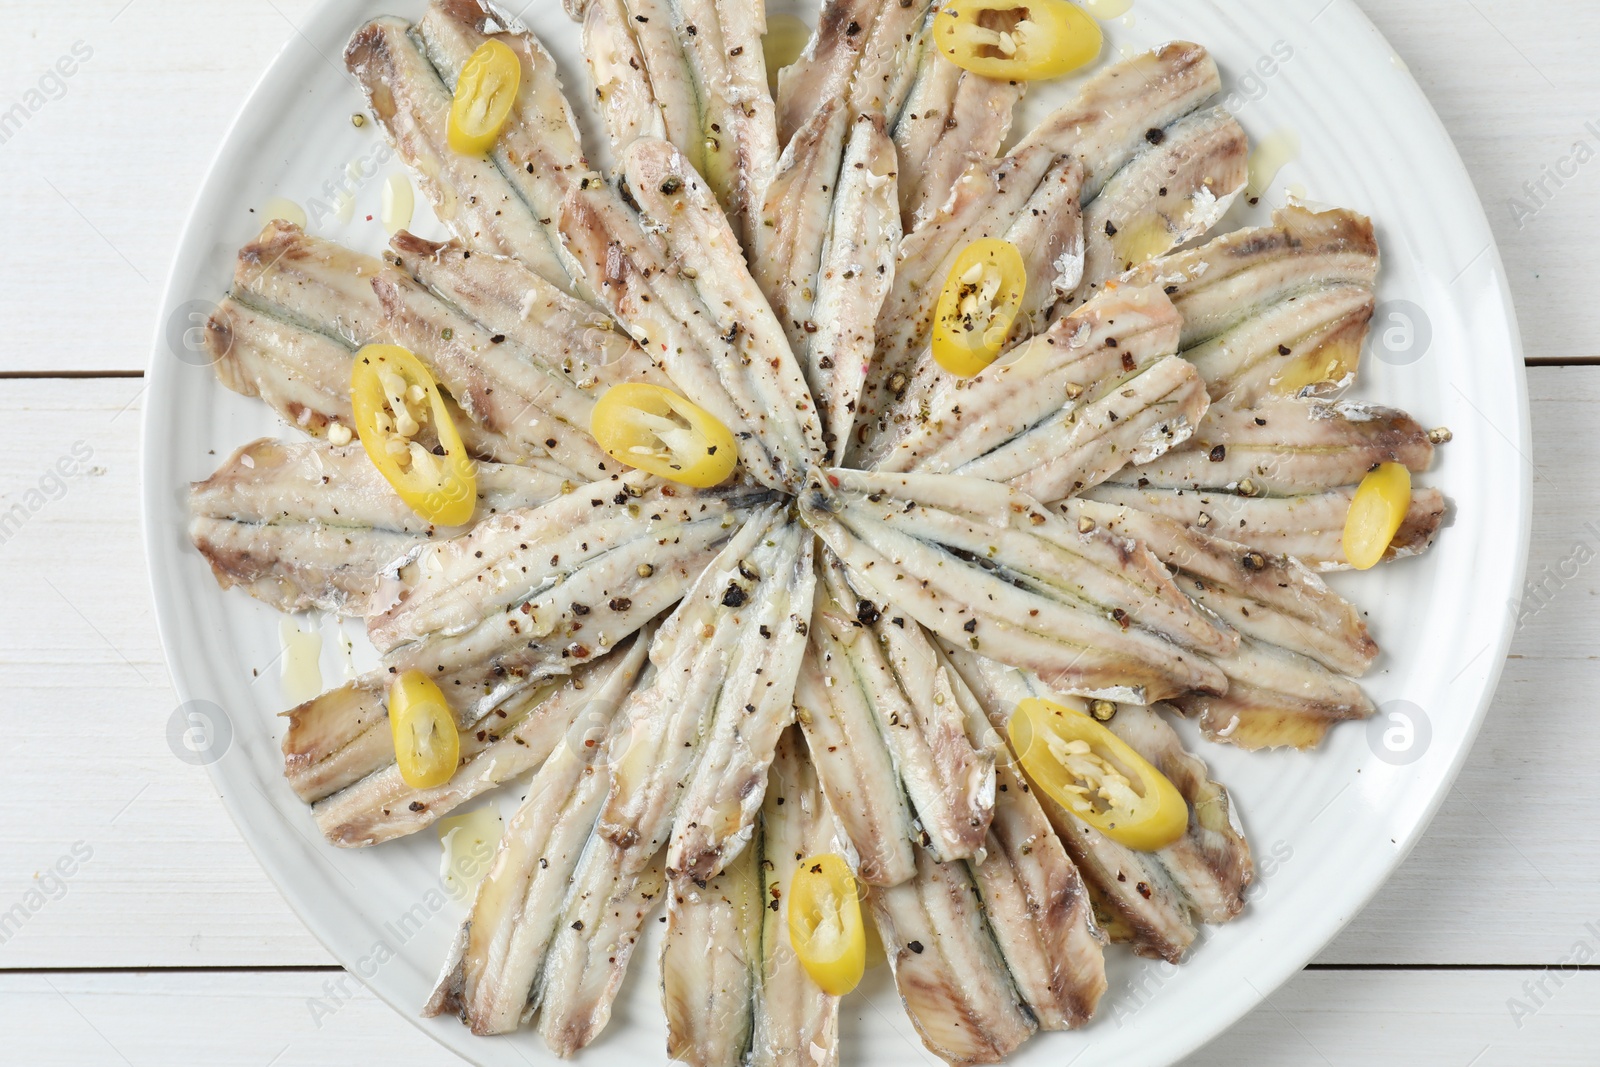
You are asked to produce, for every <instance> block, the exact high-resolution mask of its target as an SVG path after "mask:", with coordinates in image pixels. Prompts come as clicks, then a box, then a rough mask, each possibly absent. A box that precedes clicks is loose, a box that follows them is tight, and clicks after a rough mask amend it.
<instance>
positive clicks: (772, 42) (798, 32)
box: [761, 15, 811, 94]
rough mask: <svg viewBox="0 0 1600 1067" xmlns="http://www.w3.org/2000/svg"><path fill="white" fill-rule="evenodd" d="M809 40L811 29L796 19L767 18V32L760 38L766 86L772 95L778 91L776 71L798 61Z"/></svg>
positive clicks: (788, 16) (785, 17) (786, 17)
mask: <svg viewBox="0 0 1600 1067" xmlns="http://www.w3.org/2000/svg"><path fill="white" fill-rule="evenodd" d="M810 39H811V27H809V26H807V25H806V24H805V23H804V22H802V21H800V19H799V18H798V17H796V16H794V15H768V16H767V32H766V33H765V34H764V35H763V36H762V38H761V50H762V52H764V53H766V57H767V86H768V88H770V89H771V90H772V92H773V93H774V94H776V93H777V91H778V71H780V70H782V69H783V68H784V67H787V66H789V65H790V64H791V63H793V62H794V61H795V60H797V59H799V58H800V53H801V52H804V51H805V48H806V42H807V41H809V40H810Z"/></svg>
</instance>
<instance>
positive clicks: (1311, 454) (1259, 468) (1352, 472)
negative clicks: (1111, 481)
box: [1116, 397, 1434, 497]
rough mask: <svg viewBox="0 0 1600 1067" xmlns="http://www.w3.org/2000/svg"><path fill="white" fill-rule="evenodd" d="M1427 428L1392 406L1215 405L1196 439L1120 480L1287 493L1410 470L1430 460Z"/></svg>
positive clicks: (1292, 401)
mask: <svg viewBox="0 0 1600 1067" xmlns="http://www.w3.org/2000/svg"><path fill="white" fill-rule="evenodd" d="M1433 448H1434V446H1433V442H1432V441H1430V440H1429V438H1428V431H1427V430H1425V429H1423V427H1422V426H1421V425H1419V424H1418V423H1417V421H1416V420H1415V419H1413V418H1412V417H1411V416H1410V415H1407V414H1406V413H1405V412H1402V411H1396V410H1394V409H1393V408H1383V407H1371V406H1366V405H1358V404H1348V403H1328V402H1325V401H1319V400H1315V399H1301V398H1296V397H1283V398H1276V399H1273V400H1270V401H1265V402H1263V403H1260V404H1258V405H1256V406H1255V407H1254V408H1250V409H1246V410H1241V409H1238V408H1232V407H1224V408H1222V409H1217V408H1213V409H1212V410H1211V411H1210V413H1209V414H1208V415H1207V417H1206V421H1205V422H1204V424H1203V425H1202V426H1201V427H1200V429H1199V431H1198V432H1196V434H1195V435H1194V437H1193V438H1192V439H1191V440H1190V441H1189V443H1188V444H1186V445H1185V446H1184V447H1182V448H1178V449H1174V450H1172V451H1171V452H1168V453H1167V454H1165V455H1164V456H1162V457H1161V458H1159V459H1157V460H1154V461H1153V462H1150V463H1146V464H1142V465H1140V466H1137V467H1130V468H1128V469H1127V470H1125V471H1123V472H1122V473H1121V474H1119V475H1118V476H1117V478H1116V482H1117V483H1118V484H1119V485H1136V486H1138V487H1139V488H1141V489H1143V488H1151V487H1153V488H1157V489H1184V490H1201V489H1204V490H1215V491H1226V492H1230V493H1240V494H1242V495H1244V496H1259V495H1264V496H1288V497H1293V496H1297V495H1299V494H1302V493H1314V492H1320V491H1322V490H1325V489H1334V488H1338V487H1341V486H1347V485H1355V484H1357V483H1359V482H1360V481H1361V479H1362V478H1363V477H1365V476H1366V473H1367V472H1368V471H1369V470H1371V469H1372V468H1373V467H1375V466H1377V465H1378V464H1380V463H1403V464H1405V466H1406V467H1407V468H1409V469H1410V470H1411V471H1412V472H1413V473H1418V474H1420V473H1422V472H1424V471H1426V470H1427V469H1428V468H1429V466H1430V465H1431V464H1432V463H1433Z"/></svg>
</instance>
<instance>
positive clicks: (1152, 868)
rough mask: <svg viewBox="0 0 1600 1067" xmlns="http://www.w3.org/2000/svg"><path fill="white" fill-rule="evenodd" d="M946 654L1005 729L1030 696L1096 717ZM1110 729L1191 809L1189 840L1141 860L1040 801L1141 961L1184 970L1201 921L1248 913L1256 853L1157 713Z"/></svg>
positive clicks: (1026, 677) (1037, 684)
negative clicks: (1181, 964)
mask: <svg viewBox="0 0 1600 1067" xmlns="http://www.w3.org/2000/svg"><path fill="white" fill-rule="evenodd" d="M945 648H946V651H947V652H948V654H949V655H950V657H951V660H952V662H953V663H954V664H955V665H956V668H957V670H959V671H960V672H961V676H962V677H963V678H964V679H966V681H967V684H968V685H969V686H970V687H971V689H972V691H973V693H974V694H975V695H976V696H977V698H978V700H979V701H980V703H981V704H982V705H983V708H984V711H985V712H986V713H987V714H988V716H989V720H990V722H991V723H992V724H993V725H994V727H995V728H996V729H997V730H1001V731H1003V730H1004V729H1005V724H1006V723H1007V721H1009V719H1010V718H1011V713H1012V711H1013V710H1014V709H1015V708H1016V706H1017V704H1018V703H1019V702H1020V701H1022V700H1025V699H1027V698H1029V697H1038V698H1042V699H1045V700H1051V701H1054V702H1056V703H1059V704H1063V705H1066V706H1067V707H1070V708H1073V709H1075V710H1078V711H1081V712H1084V713H1085V714H1087V712H1088V708H1087V706H1086V705H1085V704H1084V703H1083V702H1082V701H1080V700H1077V699H1075V698H1072V697H1066V696H1063V695H1061V694H1060V693H1058V692H1056V691H1054V690H1052V689H1051V688H1050V687H1048V686H1046V685H1045V684H1044V683H1043V682H1042V681H1041V680H1040V679H1039V677H1038V676H1037V675H1035V674H1032V673H1030V672H1027V671H1019V670H1015V669H1013V668H1009V667H1006V666H1005V665H1003V664H1000V663H997V662H995V661H993V660H991V659H988V658H986V657H983V656H979V655H974V654H972V653H971V652H969V651H968V650H966V649H958V648H955V647H953V646H950V645H946V646H945ZM1107 725H1108V726H1109V727H1110V729H1111V730H1112V732H1113V733H1115V734H1117V736H1119V737H1121V738H1122V739H1123V740H1124V741H1126V742H1127V743H1128V744H1129V745H1130V746H1132V747H1133V749H1134V751H1136V752H1138V753H1139V754H1140V755H1141V756H1143V757H1144V758H1145V759H1147V760H1149V761H1150V762H1151V763H1152V764H1153V765H1154V766H1155V767H1156V769H1157V770H1159V771H1161V773H1162V774H1164V775H1166V776H1167V778H1169V779H1170V780H1171V781H1172V784H1173V785H1175V786H1177V788H1178V792H1179V793H1181V794H1182V795H1183V797H1184V799H1185V800H1186V801H1187V802H1188V804H1189V828H1188V830H1187V832H1186V833H1185V835H1184V836H1183V837H1182V838H1180V839H1179V840H1178V841H1176V842H1174V843H1173V844H1171V845H1168V846H1167V847H1166V848H1164V849H1160V850H1158V851H1155V852H1140V851H1137V850H1134V849H1130V848H1127V847H1126V846H1124V845H1120V844H1118V843H1117V842H1115V841H1112V840H1111V839H1110V838H1108V837H1106V836H1105V835H1104V834H1102V833H1100V832H1099V831H1098V830H1096V829H1094V828H1093V827H1092V826H1090V825H1089V824H1088V823H1086V822H1084V821H1083V820H1081V819H1079V818H1078V817H1077V816H1075V815H1073V814H1071V813H1070V812H1068V811H1067V810H1066V809H1065V808H1063V807H1061V806H1060V805H1059V804H1056V803H1055V802H1054V801H1052V800H1051V799H1050V798H1049V797H1047V796H1045V795H1044V794H1042V793H1040V792H1039V791H1038V790H1034V791H1033V793H1032V795H1033V797H1034V798H1035V799H1036V800H1037V801H1038V802H1039V805H1040V807H1041V808H1042V809H1043V811H1044V813H1045V814H1046V816H1048V818H1049V820H1050V823H1051V824H1052V825H1053V826H1054V827H1055V829H1056V833H1057V834H1058V835H1059V836H1060V838H1061V842H1062V844H1063V845H1064V846H1065V847H1066V850H1067V853H1068V854H1069V855H1070V856H1071V857H1072V860H1073V862H1074V863H1075V864H1076V865H1077V867H1078V870H1079V871H1080V872H1081V873H1082V875H1083V877H1084V879H1085V881H1086V882H1087V884H1088V886H1089V888H1090V890H1091V893H1092V895H1093V896H1094V898H1095V901H1096V911H1097V913H1099V914H1101V917H1102V925H1104V926H1105V927H1106V929H1107V932H1108V933H1109V934H1110V935H1111V939H1112V940H1113V941H1122V942H1128V943H1130V944H1131V945H1132V947H1133V950H1134V951H1135V952H1136V953H1138V954H1139V955H1141V956H1151V957H1156V958H1161V959H1166V960H1169V961H1171V962H1174V963H1176V962H1178V961H1179V960H1180V959H1182V957H1183V955H1184V953H1185V951H1187V949H1188V947H1189V945H1190V944H1192V943H1193V942H1194V939H1195V936H1196V925H1197V924H1198V923H1222V922H1227V921H1228V920H1230V919H1232V918H1234V917H1236V916H1237V915H1238V914H1239V913H1240V912H1241V911H1242V910H1243V908H1244V903H1245V893H1246V890H1247V889H1248V887H1249V885H1250V882H1251V880H1252V879H1253V877H1254V864H1253V861H1252V860H1251V858H1250V847H1249V844H1248V843H1247V842H1246V841H1245V837H1244V831H1243V830H1242V829H1241V828H1240V826H1239V822H1238V816H1237V815H1236V814H1235V813H1234V810H1233V804H1232V801H1231V799H1230V798H1229V796H1228V791H1227V790H1226V789H1225V788H1223V787H1222V786H1221V785H1219V784H1218V783H1217V782H1215V781H1212V780H1211V779H1210V777H1209V772H1208V771H1207V769H1206V766H1205V764H1204V763H1203V762H1202V761H1201V760H1199V759H1198V758H1196V757H1195V756H1193V755H1191V754H1190V753H1188V752H1187V751H1186V750H1185V749H1184V748H1183V745H1182V742H1181V741H1180V740H1179V738H1178V736H1177V734H1176V733H1175V732H1174V731H1173V730H1172V728H1171V727H1170V726H1168V725H1167V723H1166V722H1165V721H1163V720H1162V718H1161V716H1160V715H1159V714H1158V713H1157V712H1155V711H1153V710H1151V709H1150V708H1146V707H1141V706H1139V705H1137V704H1122V705H1119V707H1118V709H1117V712H1116V715H1115V717H1113V718H1112V720H1111V722H1110V723H1108V724H1107Z"/></svg>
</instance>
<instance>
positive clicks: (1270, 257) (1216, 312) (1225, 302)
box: [1122, 204, 1378, 349]
mask: <svg viewBox="0 0 1600 1067" xmlns="http://www.w3.org/2000/svg"><path fill="white" fill-rule="evenodd" d="M1377 274H1378V242H1377V239H1376V237H1375V236H1374V235H1373V231H1372V220H1370V219H1368V218H1367V217H1366V216H1365V215H1360V214H1357V213H1356V212H1354V211H1347V210H1345V209H1343V208H1334V209H1329V210H1325V211H1318V210H1313V209H1311V208H1308V207H1305V206H1302V205H1300V204H1290V205H1289V206H1288V207H1283V208H1279V209H1278V210H1277V211H1274V212H1273V213H1272V225H1271V226H1261V227H1257V228H1255V229H1247V230H1236V231H1234V232H1233V233H1229V234H1224V235H1223V236H1221V237H1218V238H1216V239H1215V240H1212V241H1208V242H1207V243H1206V244H1204V245H1201V246H1200V247H1198V248H1191V249H1188V250H1185V251H1182V252H1175V253H1173V254H1171V255H1167V256H1162V257H1160V258H1159V259H1153V260H1151V261H1150V262H1148V263H1145V264H1143V265H1142V266H1140V267H1137V268H1135V269H1134V270H1132V271H1130V272H1129V273H1128V274H1127V275H1126V276H1125V277H1124V278H1123V279H1122V280H1123V282H1125V283H1127V284H1131V285H1160V286H1162V287H1163V288H1164V289H1165V291H1166V293H1167V295H1168V296H1170V297H1172V302H1173V304H1174V305H1175V306H1176V307H1177V308H1178V311H1179V313H1180V314H1181V315H1182V316H1183V339H1182V342H1181V343H1182V346H1183V347H1184V348H1186V349H1187V348H1193V347H1194V346H1196V345H1198V344H1201V343H1202V342H1205V341H1208V340H1210V339H1211V338H1213V337H1216V336H1217V335H1218V334H1221V333H1223V332H1225V331H1227V330H1230V329H1232V328H1234V327H1235V326H1238V325H1239V324H1240V323H1242V322H1245V321H1246V320H1247V319H1250V318H1252V317H1254V316H1255V315H1258V314H1260V313H1261V312H1262V311H1264V310H1266V309H1267V308H1270V307H1272V306H1274V305H1276V304H1279V303H1281V302H1282V301H1284V300H1287V299H1289V298H1290V297H1294V296H1298V295H1300V294H1302V293H1304V292H1306V291H1308V290H1311V289H1316V288H1324V287H1328V286H1334V285H1355V286H1369V287H1370V286H1371V285H1373V284H1374V282H1375V281H1376V280H1377Z"/></svg>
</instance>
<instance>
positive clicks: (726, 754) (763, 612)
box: [667, 523, 816, 882]
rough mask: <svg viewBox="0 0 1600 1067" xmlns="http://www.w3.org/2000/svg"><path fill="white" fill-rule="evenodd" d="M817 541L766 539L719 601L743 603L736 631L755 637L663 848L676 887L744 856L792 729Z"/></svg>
mask: <svg viewBox="0 0 1600 1067" xmlns="http://www.w3.org/2000/svg"><path fill="white" fill-rule="evenodd" d="M814 543H815V539H814V538H813V537H812V536H811V535H810V533H809V531H806V530H804V529H803V528H801V527H800V526H799V524H797V523H789V524H787V525H785V526H784V527H783V528H782V529H780V530H776V531H773V532H772V533H771V534H769V536H768V543H766V544H764V545H763V546H762V547H761V548H760V549H758V550H756V551H753V552H751V553H750V555H749V557H748V562H744V561H741V568H740V571H739V576H738V578H736V579H730V580H729V583H728V586H727V588H726V589H725V590H724V592H723V596H722V599H723V601H724V606H727V604H728V602H731V601H737V600H739V599H741V598H742V597H749V598H750V602H749V607H748V608H747V609H746V610H745V611H744V612H743V613H741V614H737V615H736V616H735V617H734V618H735V622H736V623H737V624H738V625H741V626H744V627H748V628H750V629H753V630H754V631H755V632H754V634H753V636H752V637H751V638H750V639H749V641H747V642H746V645H745V647H744V648H743V649H741V655H740V656H739V658H738V661H737V663H736V664H735V668H736V669H737V670H740V671H743V672H745V673H746V674H747V676H744V677H741V675H740V674H739V673H730V674H729V675H728V677H727V679H726V681H725V682H724V683H723V687H722V690H721V692H720V693H719V694H718V697H717V704H716V714H715V717H714V718H713V719H712V720H711V723H710V726H709V728H708V729H707V731H706V732H705V734H704V736H703V737H702V739H701V744H700V749H699V753H698V757H697V762H696V764H695V767H694V770H693V772H692V773H691V774H690V775H689V776H688V777H687V778H686V779H685V780H684V781H683V782H682V783H681V785H682V797H681V799H680V800H679V807H678V815H677V819H676V822H675V824H674V826H673V831H672V841H671V844H670V845H669V847H668V849H667V871H668V873H669V874H670V875H671V876H672V877H673V878H674V879H675V880H676V881H679V882H681V881H685V880H687V881H693V882H699V881H704V880H706V879H708V878H710V877H711V876H712V875H714V874H716V873H717V872H718V871H720V870H721V869H722V868H723V866H724V865H725V864H726V863H727V862H728V861H729V860H730V859H732V858H733V857H734V856H736V855H738V854H739V853H740V852H741V850H743V849H744V847H745V845H746V843H747V842H748V841H749V839H750V835H751V834H752V833H753V832H754V829H755V823H756V818H757V816H758V815H759V813H760V809H761V797H762V795H763V794H764V792H765V790H766V780H767V769H768V767H770V766H771V764H772V758H773V753H774V751H775V750H776V748H777V744H778V739H779V737H780V736H781V735H782V733H783V730H784V727H786V726H788V725H789V723H790V722H792V721H793V720H794V691H795V678H796V676H797V675H798V674H799V671H800V660H801V657H802V656H803V655H804V654H805V648H806V641H805V635H804V634H803V633H801V632H800V630H801V627H802V625H803V624H805V622H806V620H808V619H810V618H811V616H812V602H813V596H814V592H815V589H816V572H815V569H814V567H813V564H812V555H813V545H814Z"/></svg>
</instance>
